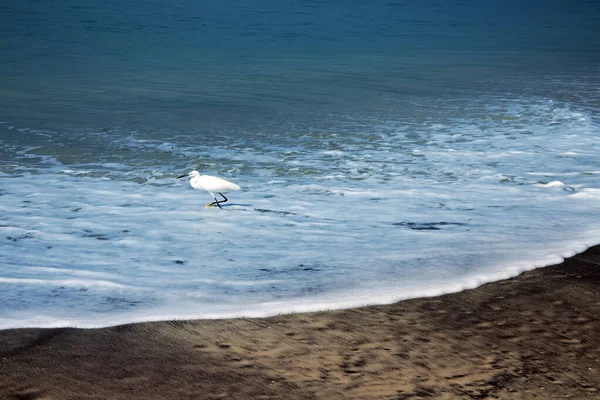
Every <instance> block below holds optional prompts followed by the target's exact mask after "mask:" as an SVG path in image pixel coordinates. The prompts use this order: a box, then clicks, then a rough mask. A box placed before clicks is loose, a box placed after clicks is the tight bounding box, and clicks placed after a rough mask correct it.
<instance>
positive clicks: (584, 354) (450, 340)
mask: <svg viewBox="0 0 600 400" xmlns="http://www.w3.org/2000/svg"><path fill="white" fill-rule="evenodd" d="M237 398H239V399H395V400H403V399H564V398H572V399H600V246H596V247H594V248H591V249H589V250H588V251H586V252H585V253H583V254H580V255H577V256H575V257H572V258H570V259H568V260H566V261H565V262H564V263H562V264H560V265H555V266H551V267H546V268H541V269H538V270H535V271H530V272H527V273H524V274H522V275H520V276H519V277H516V278H513V279H509V280H505V281H500V282H495V283H492V284H487V285H484V286H482V287H479V288H477V289H472V290H467V291H464V292H461V293H455V294H450V295H444V296H439V297H433V298H424V299H415V300H408V301H403V302H400V303H396V304H392V305H386V306H372V307H363V308H357V309H350V310H337V311H329V312H319V313H306V314H294V315H282V316H277V317H273V318H264V319H233V320H199V321H177V322H158V323H142V324H133V325H125V326H119V327H112V328H105V329H90V330H81V329H71V328H68V329H16V330H4V331H0V399H21V400H23V399H237Z"/></svg>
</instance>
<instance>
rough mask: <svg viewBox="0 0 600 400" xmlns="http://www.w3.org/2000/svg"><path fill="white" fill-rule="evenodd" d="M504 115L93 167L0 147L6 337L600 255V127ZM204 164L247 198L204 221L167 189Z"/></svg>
mask: <svg viewBox="0 0 600 400" xmlns="http://www.w3.org/2000/svg"><path fill="white" fill-rule="evenodd" d="M486 104H487V103H486ZM484 108H485V107H484ZM500 108H501V107H499V109H500ZM504 109H505V111H504V113H505V115H504V116H502V115H500V113H501V112H500V111H499V110H496V111H494V114H493V115H494V116H493V117H489V118H485V119H484V120H480V121H478V120H477V119H456V120H455V121H453V122H452V123H447V121H445V122H435V123H423V124H419V123H416V122H413V123H410V124H407V123H406V122H405V121H401V122H398V123H397V126H395V123H393V122H388V123H378V124H374V125H373V124H371V125H364V126H360V125H356V124H355V125H352V129H354V131H353V133H352V135H348V138H344V137H343V136H342V135H339V134H338V133H336V132H337V130H336V132H333V133H332V132H327V131H323V132H315V131H310V133H303V134H302V135H301V136H299V137H298V136H296V137H291V138H288V137H287V136H285V135H282V136H281V137H278V140H279V141H275V140H271V139H268V140H266V141H260V140H259V141H258V142H256V143H255V142H254V140H256V139H253V138H249V139H248V140H247V141H244V140H243V139H239V140H238V141H237V142H236V144H235V145H232V144H230V143H226V142H219V141H216V142H215V141H213V142H211V141H210V140H206V141H198V142H195V141H193V140H188V139H190V138H189V137H184V138H183V139H178V138H176V137H171V138H168V139H165V138H160V139H155V138H145V137H138V135H141V134H140V133H137V132H128V133H127V135H125V136H123V135H119V134H118V132H117V133H115V132H112V131H103V132H97V133H96V134H94V135H93V140H94V141H95V142H94V143H96V145H97V146H99V148H100V149H105V150H98V153H99V154H96V155H93V156H89V157H88V158H84V159H83V160H82V159H81V156H80V154H79V153H77V151H76V149H73V150H72V149H69V148H67V147H66V146H63V145H61V144H60V142H59V145H57V147H55V148H52V152H50V153H47V152H48V147H47V146H50V145H52V143H54V142H52V143H50V144H44V146H30V145H22V146H20V147H19V145H18V144H14V143H10V144H4V145H3V147H2V150H3V151H5V152H6V154H8V155H9V158H8V160H7V161H6V163H5V164H2V165H3V167H2V170H1V171H2V172H0V182H1V185H0V240H2V246H1V247H0V256H1V257H2V264H1V265H0V304H2V307H0V328H9V327H22V326H46V327H52V326H81V327H92V326H106V325H114V324H120V323H126V322H133V321H142V320H158V319H171V318H216V317H232V316H266V315H272V314H276V313H282V312H296V311H309V310H317V309H329V308H339V307H350V306H357V305H364V304H373V303H386V302H392V301H397V300H402V299H407V298H411V297H418V296H430V295H437V294H441V293H448V292H453V291H457V290H462V289H465V288H471V287H475V286H478V285H480V284H482V283H485V282H489V281H492V280H497V279H503V278H508V277H511V276H514V275H516V274H518V273H520V272H522V271H525V270H529V269H532V268H536V267H540V266H543V265H548V264H552V263H556V262H559V261H560V260H562V258H563V257H568V256H570V255H573V254H574V253H575V252H578V251H582V250H585V248H587V247H588V246H590V245H594V244H597V243H598V242H600V227H599V226H598V224H597V223H596V219H597V215H600V213H599V211H600V201H599V200H600V184H599V183H598V180H597V177H598V171H600V166H599V164H598V163H599V159H598V157H597V155H598V154H600V143H599V142H598V140H597V138H598V135H599V133H600V130H599V128H598V126H597V125H595V124H594V122H593V121H592V119H591V118H589V116H588V115H587V114H586V113H585V112H579V111H577V112H574V111H573V110H570V109H568V108H561V107H558V106H554V105H552V104H551V103H534V104H533V105H531V104H529V105H528V104H525V103H518V102H517V103H515V102H510V105H508V106H506V105H505V107H504ZM577 113H579V114H581V116H579V117H577V116H574V114H577ZM506 121H509V122H506ZM549 121H561V125H560V127H559V126H557V125H550V124H549ZM480 125H481V126H485V129H480V127H479V126H480ZM561 129H562V130H561ZM338 130H339V129H338ZM53 137H54V138H55V140H58V141H60V140H63V139H61V137H62V136H61V134H58V133H57V134H53ZM65 138H66V136H65ZM324 138H326V139H324ZM64 140H67V139H64ZM90 140H92V139H90ZM327 140H335V141H336V142H335V143H334V144H330V143H328V142H327ZM82 142H85V143H87V142H86V141H84V140H82ZM328 146H332V147H333V149H332V148H331V147H328ZM102 151H104V153H102ZM119 151H123V152H124V154H127V157H121V156H117V155H115V153H118V152H119ZM565 152H571V153H576V154H577V156H576V157H574V156H569V157H565V156H564V154H565ZM72 153H77V154H72ZM132 154H134V155H135V156H132ZM128 157H129V158H128ZM131 157H133V158H131ZM52 158H55V159H56V160H57V163H47V162H45V160H50V159H52ZM72 160H77V162H74V161H72ZM196 168H200V169H201V170H202V172H206V173H211V174H216V175H221V176H223V177H225V178H227V179H230V180H232V181H234V182H236V183H238V184H240V186H242V187H243V190H242V191H241V192H235V193H232V194H231V195H230V196H229V197H230V202H229V203H228V204H226V205H225V207H224V208H223V210H219V209H217V208H204V207H203V206H204V204H206V203H208V202H209V201H211V199H210V196H208V195H207V194H206V193H203V192H198V191H195V190H193V189H192V188H191V187H189V184H188V183H187V182H186V181H184V180H176V179H174V177H176V176H178V175H181V174H182V173H184V172H187V171H188V170H190V169H196ZM567 189H569V190H567Z"/></svg>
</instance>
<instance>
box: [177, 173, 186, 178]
mask: <svg viewBox="0 0 600 400" xmlns="http://www.w3.org/2000/svg"><path fill="white" fill-rule="evenodd" d="M186 176H188V174H185V175H181V176H178V177H177V179H181V178H185V177H186Z"/></svg>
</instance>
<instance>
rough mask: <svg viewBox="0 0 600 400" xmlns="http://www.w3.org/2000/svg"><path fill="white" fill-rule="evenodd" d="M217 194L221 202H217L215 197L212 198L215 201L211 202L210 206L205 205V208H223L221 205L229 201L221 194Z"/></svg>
mask: <svg viewBox="0 0 600 400" xmlns="http://www.w3.org/2000/svg"><path fill="white" fill-rule="evenodd" d="M219 194H220V195H221V197H222V198H223V200H221V201H219V200H217V198H216V197H215V196H213V199H215V201H213V202H212V203H210V204H207V205H206V206H207V207H211V206H217V207H219V208H223V207H221V203H225V202H226V201H228V200H229V199H228V198H227V197H225V195H224V194H223V193H221V192H219Z"/></svg>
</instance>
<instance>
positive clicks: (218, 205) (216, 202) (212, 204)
mask: <svg viewBox="0 0 600 400" xmlns="http://www.w3.org/2000/svg"><path fill="white" fill-rule="evenodd" d="M221 196H222V195H221ZM213 199H215V201H214V202H213V203H211V206H214V205H215V204H216V205H217V207H219V208H222V207H221V205H220V204H219V203H221V202H220V201H219V200H217V198H216V197H213Z"/></svg>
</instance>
